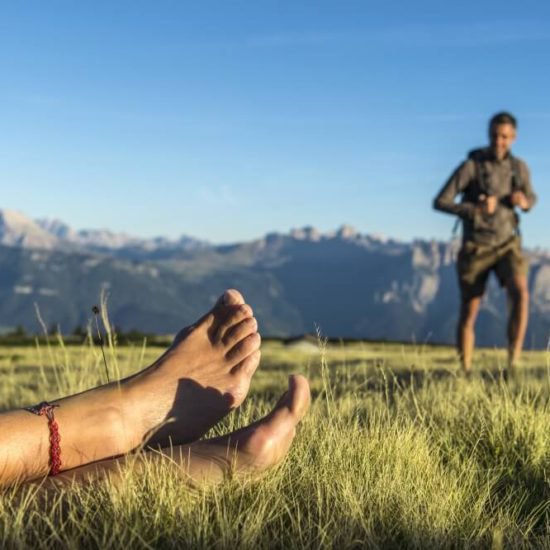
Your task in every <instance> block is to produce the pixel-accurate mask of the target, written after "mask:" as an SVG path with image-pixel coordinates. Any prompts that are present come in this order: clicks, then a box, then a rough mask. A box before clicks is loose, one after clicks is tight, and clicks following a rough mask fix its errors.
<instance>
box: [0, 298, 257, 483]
mask: <svg viewBox="0 0 550 550" xmlns="http://www.w3.org/2000/svg"><path fill="white" fill-rule="evenodd" d="M256 329H257V323H256V321H255V319H254V318H253V316H252V310H251V309H250V307H249V306H247V305H245V304H243V300H242V296H241V295H240V294H239V293H238V292H236V291H228V292H226V293H225V294H224V297H223V300H220V301H218V303H217V304H216V306H215V307H214V308H213V309H212V311H210V312H209V313H208V314H206V315H205V316H204V317H203V318H202V319H200V320H199V321H198V322H197V323H195V325H193V326H191V327H189V328H187V329H184V330H183V331H181V332H180V334H178V336H177V337H176V339H175V340H174V343H173V344H172V346H171V347H170V348H169V349H168V351H167V352H166V353H164V354H163V355H162V356H161V357H160V358H159V360H157V361H156V362H155V363H154V364H153V365H152V366H151V367H149V368H147V369H145V370H144V371H142V372H141V373H139V374H137V375H134V376H131V377H129V378H127V379H125V380H121V381H119V382H114V383H111V384H107V385H105V386H101V387H98V388H94V389H92V390H88V391H86V392H82V393H80V394H77V395H74V396H70V397H67V398H64V399H60V400H56V401H55V404H57V405H59V407H58V408H56V409H55V420H56V422H57V423H58V425H59V432H60V434H61V444H60V447H61V460H62V469H71V468H75V467H79V466H82V465H84V464H87V463H90V462H93V461H97V460H102V459H105V458H107V457H112V456H116V455H120V454H124V453H127V452H129V451H130V450H132V449H135V448H136V447H138V446H139V445H141V444H143V443H144V442H146V441H147V440H148V439H151V442H152V443H154V444H156V445H161V446H164V445H168V444H169V440H170V439H174V440H175V442H176V443H180V442H188V441H192V440H193V439H196V438H198V437H200V436H201V435H203V434H204V433H205V432H206V431H207V430H208V429H209V428H210V427H211V426H212V425H214V424H215V423H216V422H218V420H219V419H220V418H221V417H222V416H224V415H225V414H227V412H229V410H231V409H232V408H234V407H235V406H238V405H239V404H240V403H241V402H242V400H243V399H244V397H245V395H246V392H247V391H248V386H249V384H250V378H251V376H252V374H253V372H254V371H255V369H256V367H257V366H258V363H259V346H260V338H259V335H258V334H257V332H256ZM172 417H173V418H175V422H173V423H171V424H169V426H170V430H165V432H164V434H163V435H164V437H165V440H164V441H163V440H162V438H161V434H159V433H154V432H155V430H156V429H157V428H158V427H159V426H160V425H162V424H163V422H165V421H166V420H168V419H169V418H172ZM152 434H153V435H152ZM49 452H50V442H49V433H48V428H47V422H46V419H45V418H42V417H39V416H35V415H33V414H30V413H29V412H27V411H25V410H14V411H9V412H7V413H4V414H1V415H0V485H8V484H11V483H14V482H16V481H23V480H27V479H32V478H35V477H40V476H42V475H45V474H46V473H47V472H48V471H49V466H48V462H49Z"/></svg>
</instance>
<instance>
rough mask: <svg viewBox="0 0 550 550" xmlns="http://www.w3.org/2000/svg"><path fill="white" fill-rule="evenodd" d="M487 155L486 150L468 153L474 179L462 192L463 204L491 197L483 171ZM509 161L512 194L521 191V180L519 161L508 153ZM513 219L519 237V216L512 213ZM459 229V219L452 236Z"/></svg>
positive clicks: (484, 171) (486, 176)
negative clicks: (473, 167) (479, 198)
mask: <svg viewBox="0 0 550 550" xmlns="http://www.w3.org/2000/svg"><path fill="white" fill-rule="evenodd" d="M486 154H487V148H481V149H472V150H471V151H469V152H468V155H467V157H468V160H472V161H474V164H475V167H476V179H475V183H474V185H469V186H468V187H467V188H466V189H465V190H464V191H463V192H462V202H465V201H466V200H467V199H470V201H469V202H477V200H478V197H479V196H480V195H492V194H493V193H492V192H491V189H490V185H489V174H488V173H487V170H486V169H485V164H484V162H483V161H484V160H485V156H486ZM508 155H509V157H510V161H511V163H512V193H513V192H514V191H520V190H521V189H522V184H521V178H520V168H519V160H518V159H517V158H516V157H514V156H513V155H512V153H508ZM514 218H515V223H516V232H517V234H518V235H519V221H520V220H519V215H518V213H517V212H516V211H514ZM459 227H460V219H457V220H456V223H455V226H454V228H453V235H456V233H457V231H458V228H459Z"/></svg>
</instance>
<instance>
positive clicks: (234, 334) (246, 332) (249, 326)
mask: <svg viewBox="0 0 550 550" xmlns="http://www.w3.org/2000/svg"><path fill="white" fill-rule="evenodd" d="M255 332H258V321H256V318H255V317H249V318H248V319H245V320H244V321H241V322H240V323H237V324H236V325H233V326H232V327H231V328H229V329H228V330H227V331H226V333H225V335H224V337H223V343H224V344H225V345H226V346H229V347H233V346H234V345H235V344H237V343H238V342H240V341H241V340H244V339H245V338H246V337H247V336H250V335H251V334H254V333H255Z"/></svg>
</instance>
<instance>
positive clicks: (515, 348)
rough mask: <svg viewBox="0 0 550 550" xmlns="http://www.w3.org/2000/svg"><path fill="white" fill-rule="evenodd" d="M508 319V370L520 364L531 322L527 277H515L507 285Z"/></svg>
mask: <svg viewBox="0 0 550 550" xmlns="http://www.w3.org/2000/svg"><path fill="white" fill-rule="evenodd" d="M507 292H508V301H509V317H508V368H510V369H513V368H514V367H515V366H516V365H517V364H518V362H519V359H520V356H521V350H522V349H523V342H524V340H525V332H526V331H527V323H528V320H529V287H528V283H527V277H526V276H525V275H515V276H514V277H513V278H512V279H511V281H510V282H509V284H508V285H507Z"/></svg>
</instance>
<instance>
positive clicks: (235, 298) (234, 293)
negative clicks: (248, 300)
mask: <svg viewBox="0 0 550 550" xmlns="http://www.w3.org/2000/svg"><path fill="white" fill-rule="evenodd" d="M220 301H221V303H222V304H225V305H226V306H230V305H232V306H239V305H241V304H244V298H243V295H242V294H241V293H240V292H239V291H238V290H235V289H234V288H230V289H228V290H226V291H225V292H224V293H223V294H222V295H221V297H220Z"/></svg>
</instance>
